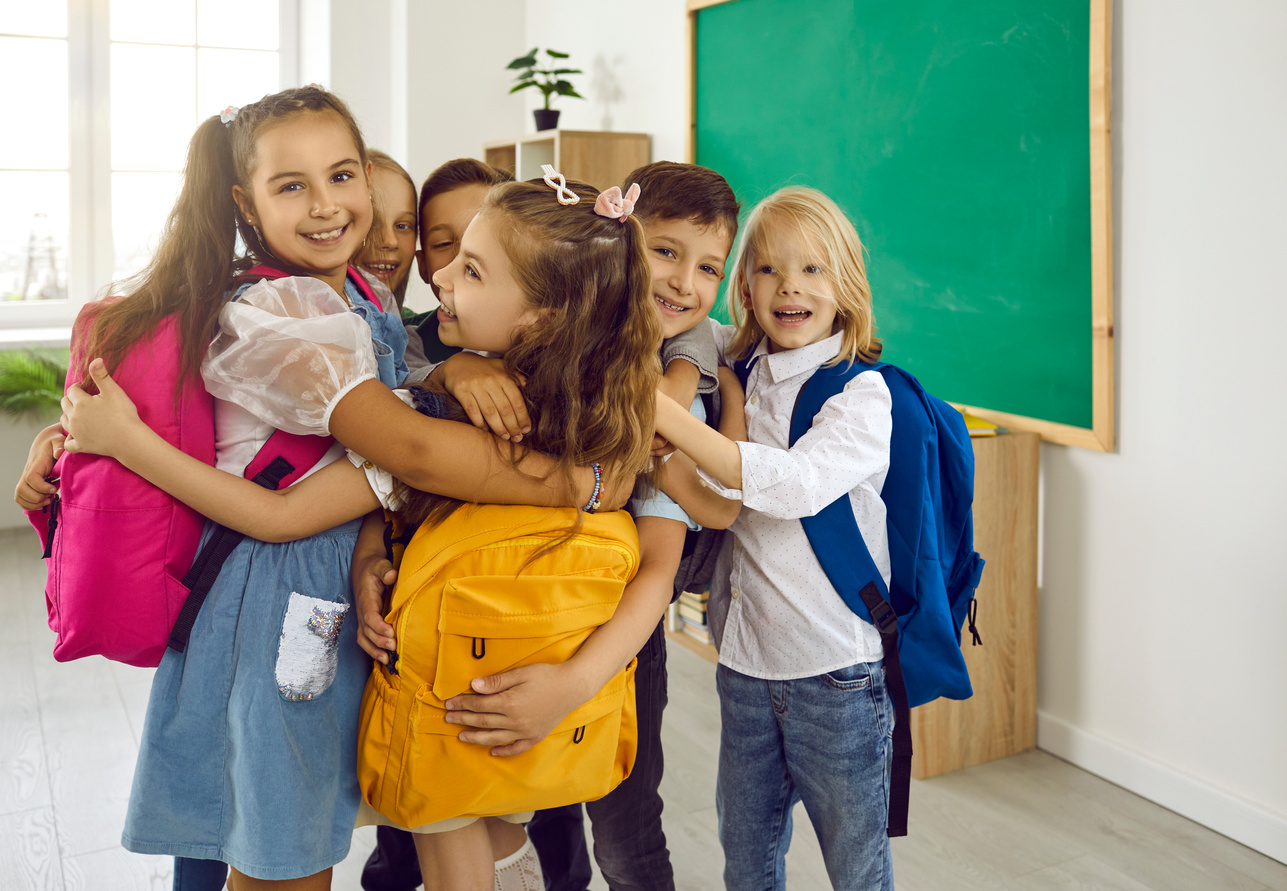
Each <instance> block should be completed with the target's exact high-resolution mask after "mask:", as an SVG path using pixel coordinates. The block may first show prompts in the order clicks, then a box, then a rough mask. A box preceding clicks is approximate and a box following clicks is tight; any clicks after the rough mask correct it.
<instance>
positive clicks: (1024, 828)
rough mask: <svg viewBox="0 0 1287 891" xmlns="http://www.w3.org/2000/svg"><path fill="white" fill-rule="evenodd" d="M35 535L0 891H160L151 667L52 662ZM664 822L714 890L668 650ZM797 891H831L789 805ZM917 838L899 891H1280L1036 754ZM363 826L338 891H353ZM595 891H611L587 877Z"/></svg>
mask: <svg viewBox="0 0 1287 891" xmlns="http://www.w3.org/2000/svg"><path fill="white" fill-rule="evenodd" d="M43 581H44V571H43V566H42V564H41V562H40V560H39V559H38V553H37V552H36V550H35V537H34V535H32V534H30V533H29V532H28V531H26V530H13V531H0V891H27V889H68V891H71V889H94V891H116V889H122V891H126V889H128V891H136V889H138V891H142V889H149V891H164V889H168V888H169V887H170V861H169V859H168V858H164V857H143V856H139V855H136V854H130V853H128V852H126V851H124V850H123V849H122V848H121V847H120V845H119V839H120V829H121V823H122V819H123V815H124V812H125V803H126V799H127V797H128V795H129V788H130V776H131V772H132V770H133V763H134V756H135V753H136V751H137V747H138V735H139V730H140V726H141V722H142V719H143V712H144V706H145V704H146V701H147V691H148V684H149V681H150V677H151V672H150V671H147V670H141V669H134V668H129V667H127V666H122V665H118V664H115V663H109V662H106V661H104V660H100V659H92V660H81V661H79V662H74V663H67V664H61V665H60V664H58V663H56V662H54V661H53V659H52V657H51V656H50V655H49V652H50V648H51V645H52V635H51V633H50V632H49V630H48V628H47V627H46V626H45V623H44V601H43V596H42V594H41V591H42V589H43ZM669 674H670V706H669V708H668V709H667V710H666V722H665V731H664V733H665V744H666V760H667V769H666V777H665V780H664V781H663V783H662V792H663V794H664V796H665V799H666V812H665V816H664V819H665V826H666V833H667V836H668V838H669V840H670V848H671V853H672V859H673V862H674V864H675V871H676V874H677V885H678V886H679V888H681V889H686V891H707V889H718V888H720V887H722V883H721V880H720V870H721V869H722V857H721V856H720V851H719V844H718V842H717V840H716V835H715V807H714V789H715V774H714V763H715V751H716V745H717V742H718V737H719V718H718V711H717V709H716V702H715V689H714V687H715V685H714V671H713V666H712V665H711V664H710V663H709V662H706V661H704V660H703V659H702V658H701V657H700V656H697V655H695V654H694V653H693V652H691V651H690V650H688V649H686V648H683V647H680V646H677V645H674V644H672V645H671V647H670V664H669ZM795 825H796V833H795V838H794V840H793V843H792V848H791V853H790V855H789V856H788V858H787V879H788V885H789V887H790V888H791V889H794V891H814V889H825V888H827V887H829V885H828V882H827V879H826V873H825V871H824V869H823V867H822V858H821V855H820V853H819V851H818V845H817V841H816V839H815V838H814V837H813V833H812V831H811V830H810V828H809V823H808V820H807V819H806V818H805V817H804V814H803V811H802V810H799V809H797V813H796V824H795ZM910 829H911V834H910V836H909V837H908V838H905V839H897V840H895V841H894V872H895V876H896V879H897V885H898V889H899V891H971V889H979V891H985V889H987V891H991V889H1015V891H1019V889H1023V891H1037V889H1082V888H1093V889H1120V891H1144V889H1155V891H1190V889H1192V891H1214V889H1223V888H1228V889H1243V891H1253V889H1265V888H1272V889H1281V891H1287V866H1284V865H1283V864H1280V863H1277V862H1275V861H1273V860H1271V859H1269V858H1268V857H1264V856H1262V855H1260V854H1257V853H1255V852H1253V851H1251V850H1249V849H1247V848H1245V847H1243V846H1241V845H1239V844H1237V843H1235V842H1232V841H1230V840H1228V839H1226V838H1224V837H1222V836H1219V835H1216V834H1215V833H1213V832H1210V831H1209V830H1206V829H1203V828H1202V827H1200V826H1197V825H1196V824H1194V823H1192V822H1190V821H1188V820H1185V819H1183V818H1181V817H1178V816H1176V815H1175V814H1172V813H1170V812H1169V811H1166V810H1163V809H1162V808H1159V807H1157V806H1155V805H1152V804H1150V803H1148V802H1146V801H1144V800H1142V799H1140V798H1138V797H1136V796H1134V795H1131V794H1130V793H1128V792H1125V791H1123V790H1121V789H1119V788H1118V787H1116V786H1113V785H1112V784H1110V783H1106V782H1104V781H1103V780H1100V779H1098V778H1096V777H1093V776H1091V775H1090V774H1087V773H1085V772H1083V771H1081V770H1078V769H1077V768H1074V767H1072V766H1070V765H1068V764H1065V763H1064V762H1062V761H1059V760H1057V759H1055V758H1053V757H1051V756H1049V755H1046V754H1044V753H1042V752H1035V751H1034V752H1029V753H1027V754H1024V755H1019V756H1016V757H1014V758H1009V759H1006V760H1004V761H999V762H993V763H991V764H985V765H982V766H979V767H973V768H969V769H967V770H962V771H958V772H956V773H952V774H947V775H945V776H941V777H937V778H935V779H932V780H927V781H924V782H913V785H912V803H911V821H910ZM372 838H373V834H372V831H371V830H369V829H365V830H359V831H358V832H357V833H356V834H355V838H354V844H353V851H352V852H351V854H350V856H349V859H348V860H346V861H345V862H344V863H342V864H340V865H339V866H338V867H337V868H336V871H335V881H334V887H335V888H337V889H346V891H357V889H358V887H359V886H358V875H359V873H360V870H361V864H362V861H363V860H365V858H366V855H367V853H368V852H369V851H370V849H371V845H372ZM592 887H593V888H595V889H604V888H606V886H605V885H604V883H603V882H602V880H601V879H599V878H598V877H597V876H596V878H595V883H594V884H593V885H592Z"/></svg>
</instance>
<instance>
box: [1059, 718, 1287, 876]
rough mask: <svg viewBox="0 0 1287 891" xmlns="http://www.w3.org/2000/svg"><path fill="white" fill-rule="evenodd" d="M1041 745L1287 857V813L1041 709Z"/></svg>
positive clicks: (1246, 841) (1112, 780)
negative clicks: (1270, 807) (1076, 725)
mask: <svg viewBox="0 0 1287 891" xmlns="http://www.w3.org/2000/svg"><path fill="white" fill-rule="evenodd" d="M1037 747H1038V748H1039V749H1043V750H1044V751H1047V752H1049V753H1050V754H1052V755H1054V756H1056V757H1058V758H1062V759H1063V760H1065V761H1067V762H1069V763H1070V764H1074V765H1076V766H1077V767H1080V768H1081V769H1082V770H1086V771H1089V772H1090V773H1093V774H1095V775H1096V776H1099V777H1103V778H1104V779H1106V780H1108V781H1109V782H1110V783H1114V784H1116V785H1118V786H1121V787H1122V788H1123V789H1126V790H1127V791H1129V792H1133V793H1135V794H1136V795H1139V796H1140V797H1142V798H1146V799H1148V800H1149V801H1152V802H1154V803H1155V804H1159V805H1161V806H1162V807H1164V808H1166V809H1167V810H1170V811H1174V812H1175V813H1177V814H1179V815H1180V816H1182V817H1187V818H1188V819H1190V820H1192V821H1194V822H1195V823H1199V824H1201V825H1203V826H1205V827H1207V828H1208V829H1210V830H1212V831H1214V832H1218V833H1220V834H1221V835H1224V836H1228V837H1229V838H1231V839H1233V840H1234V841H1236V842H1239V843H1240V844H1244V845H1246V846H1247V847H1249V848H1251V849H1253V850H1255V851H1259V852H1260V853H1262V854H1264V855H1265V856H1267V857H1272V858H1273V859H1275V860H1277V861H1279V862H1280V863H1287V818H1284V817H1283V815H1282V814H1278V813H1275V812H1273V811H1271V810H1268V809H1266V808H1264V807H1263V806H1261V805H1258V804H1256V803H1255V802H1252V801H1247V800H1246V799H1244V798H1239V797H1238V796H1236V795H1231V794H1230V793H1228V792H1225V791H1224V790H1222V789H1218V788H1216V787H1214V786H1212V785H1210V784H1208V783H1205V782H1203V781H1202V780H1200V779H1197V778H1196V777H1193V776H1189V775H1187V774H1184V773H1181V772H1179V771H1177V770H1175V769H1173V768H1170V767H1167V766H1165V765H1163V764H1159V763H1158V762H1156V761H1153V760H1151V759H1149V758H1147V757H1145V756H1143V755H1141V754H1139V753H1138V752H1134V751H1131V750H1130V749H1127V748H1125V747H1123V746H1120V745H1117V744H1116V743H1112V742H1109V741H1108V740H1105V739H1103V738H1102V737H1098V736H1095V735H1094V734H1091V733H1087V732H1086V731H1084V730H1081V729H1079V728H1077V727H1074V726H1073V725H1071V724H1069V723H1067V722H1066V721H1061V720H1060V719H1058V718H1055V717H1052V716H1050V715H1048V714H1044V713H1042V712H1040V711H1038V712H1037Z"/></svg>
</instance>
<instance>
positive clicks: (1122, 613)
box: [527, 0, 1287, 860]
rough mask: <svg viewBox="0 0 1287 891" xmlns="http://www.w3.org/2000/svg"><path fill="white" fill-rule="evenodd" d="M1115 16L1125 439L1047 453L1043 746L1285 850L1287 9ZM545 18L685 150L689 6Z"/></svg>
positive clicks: (616, 122)
mask: <svg viewBox="0 0 1287 891" xmlns="http://www.w3.org/2000/svg"><path fill="white" fill-rule="evenodd" d="M1114 5H1115V7H1116V13H1115V16H1116V19H1115V22H1114V75H1113V76H1114V101H1113V120H1112V126H1113V139H1114V157H1115V166H1116V170H1115V187H1116V195H1115V200H1116V206H1115V213H1116V219H1115V224H1114V225H1115V235H1116V242H1117V244H1116V254H1117V270H1116V271H1117V292H1118V312H1117V343H1118V345H1119V355H1118V365H1117V368H1118V382H1119V383H1118V411H1119V418H1118V430H1119V448H1118V451H1117V452H1116V453H1115V454H1109V455H1105V454H1099V453H1092V452H1087V451H1082V450H1078V449H1069V448H1064V447H1059V446H1050V445H1046V446H1043V448H1042V462H1043V470H1042V473H1043V489H1044V501H1043V505H1044V508H1043V511H1044V514H1043V518H1042V520H1043V530H1042V531H1043V537H1042V555H1041V556H1042V567H1043V568H1042V583H1041V644H1040V659H1039V665H1040V668H1039V673H1040V677H1039V695H1038V708H1039V715H1040V722H1039V733H1038V739H1039V745H1040V746H1041V747H1042V748H1045V749H1047V750H1049V751H1052V752H1054V753H1055V754H1058V755H1061V756H1062V757H1065V758H1067V759H1068V760H1070V761H1073V762H1074V763H1076V764H1079V765H1081V766H1083V767H1086V768H1087V769H1089V770H1092V771H1094V772H1097V773H1100V774H1101V775H1103V776H1106V777H1107V778H1108V779H1111V780H1113V781H1114V782H1117V783H1119V784H1120V785H1122V786H1125V787H1126V788H1128V789H1131V790H1133V791H1136V792H1138V793H1140V794H1142V795H1144V796H1145V797H1148V798H1151V799H1153V800H1155V801H1158V802H1160V803H1161V804H1163V805H1166V806H1167V807H1170V808H1171V809H1173V810H1176V811H1178V812H1180V813H1182V814H1184V815H1186V816H1188V817H1190V818H1192V819H1194V820H1196V821H1198V822H1200V823H1203V824H1205V825H1208V826H1211V827H1212V828H1214V829H1216V830H1218V831H1220V832H1223V833H1225V834H1227V835H1230V836H1232V837H1234V838H1236V839H1238V840H1240V841H1242V842H1244V843H1245V844H1248V845H1250V846H1252V847H1255V848H1257V849H1259V850H1261V851H1264V852H1266V853H1268V854H1270V855H1272V856H1274V857H1276V858H1277V859H1279V860H1287V769H1285V768H1284V760H1283V755H1282V752H1283V746H1284V743H1283V740H1284V739H1287V707H1284V702H1285V701H1287V697H1285V696H1284V694H1283V693H1282V689H1281V688H1282V682H1283V679H1284V678H1287V644H1285V643H1284V639H1283V636H1284V630H1285V629H1287V579H1285V574H1284V571H1283V569H1282V568H1281V567H1280V566H1279V565H1278V563H1277V562H1276V561H1271V559H1270V555H1275V554H1277V553H1279V549H1280V548H1281V547H1282V546H1283V545H1282V540H1283V538H1284V537H1285V536H1287V521H1285V520H1284V518H1283V512H1284V509H1283V507H1282V506H1283V505H1284V504H1287V462H1284V460H1283V459H1282V457H1281V455H1280V452H1281V450H1282V445H1281V444H1282V443H1283V442H1284V441H1285V440H1287V414H1284V412H1283V411H1282V410H1281V409H1280V407H1279V405H1278V404H1276V403H1275V402H1274V401H1273V400H1272V399H1270V398H1266V397H1270V396H1271V395H1278V396H1280V397H1281V396H1283V395H1287V394H1285V393H1284V389H1285V388H1284V387H1283V386H1282V385H1281V384H1278V383H1277V382H1278V381H1280V380H1281V379H1282V372H1281V370H1280V362H1279V356H1280V354H1281V353H1282V347H1281V346H1280V341H1281V337H1282V333H1283V332H1284V331H1287V286H1285V285H1284V284H1283V282H1284V280H1285V278H1284V276H1283V275H1282V273H1281V272H1280V268H1279V267H1280V265H1281V264H1280V263H1279V261H1278V260H1277V257H1278V256H1280V255H1281V254H1282V253H1283V247H1282V245H1283V244H1285V243H1287V212H1284V210H1283V209H1284V208H1287V175H1284V169H1285V163H1284V159H1287V115H1284V114H1283V109H1284V107H1285V105H1284V102H1285V100H1287V95H1285V93H1287V53H1284V52H1283V50H1282V48H1283V47H1284V46H1287V5H1284V4H1282V3H1281V2H1279V0H1233V2H1217V0H1132V2H1130V3H1124V2H1118V3H1116V4H1114ZM527 8H528V24H527V34H528V40H527V43H528V44H529V45H540V46H542V47H544V46H553V47H554V48H555V49H561V50H565V51H568V52H571V53H572V54H573V60H574V61H576V62H578V63H579V64H580V63H585V62H587V61H589V63H590V64H589V66H588V68H587V73H590V72H591V70H592V69H594V68H595V63H596V62H597V60H598V59H600V58H603V59H606V60H607V61H608V62H609V64H610V66H611V70H612V72H613V74H614V75H615V78H616V81H617V85H618V86H619V88H620V92H621V101H620V103H619V104H618V105H616V106H614V107H613V108H612V109H611V112H612V113H611V124H612V126H613V128H615V129H620V130H643V131H647V132H650V133H652V134H653V157H654V158H682V153H683V151H684V136H685V133H684V129H685V126H686V121H685V120H684V113H685V97H686V95H687V92H686V91H687V81H686V65H687V59H688V49H687V45H686V43H685V20H684V3H683V2H682V0H663V2H644V0H601V2H588V0H529V2H528V4H527ZM594 80H595V78H594V77H592V78H591V83H590V84H588V85H587V86H588V87H589V89H590V90H594V89H595V83H594ZM587 95H591V94H590V93H587ZM534 98H535V97H534ZM532 104H535V103H534V102H533V103H532ZM557 104H558V106H559V107H561V108H563V109H564V118H563V120H561V121H560V125H562V126H567V127H578V128H580V127H585V128H596V127H599V126H600V124H601V123H602V121H601V116H602V111H601V109H600V108H599V107H598V106H596V105H595V104H594V103H593V102H585V103H583V102H578V101H576V100H560V101H559V102H558V103H557ZM876 300H877V306H878V307H879V300H880V295H876Z"/></svg>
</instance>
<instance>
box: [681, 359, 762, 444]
mask: <svg viewBox="0 0 1287 891" xmlns="http://www.w3.org/2000/svg"><path fill="white" fill-rule="evenodd" d="M718 375H719V405H720V408H719V432H720V435H721V436H723V437H724V438H725V439H731V440H734V441H741V442H745V441H746V440H747V438H748V437H747V435H746V392H745V391H744V390H743V389H742V382H741V381H739V380H738V379H737V373H736V372H734V371H733V369H731V368H725V367H724V366H723V365H721V366H720V368H719V372H718ZM680 405H683V403H682V402H681V403H680Z"/></svg>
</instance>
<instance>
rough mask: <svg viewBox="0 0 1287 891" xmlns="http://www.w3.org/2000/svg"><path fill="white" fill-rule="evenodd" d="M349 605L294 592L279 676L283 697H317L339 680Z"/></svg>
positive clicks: (286, 620) (280, 648)
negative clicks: (337, 675) (338, 674)
mask: <svg viewBox="0 0 1287 891" xmlns="http://www.w3.org/2000/svg"><path fill="white" fill-rule="evenodd" d="M348 611H349V605H348V604H347V603H337V602H335V601H333V600H322V599H321V598H318V597H309V596H308V595H306V594H300V593H299V592H296V591H293V592H291V595H290V600H289V602H288V603H287V604H286V614H285V615H284V616H283V617H282V631H281V638H280V640H279V642H278V645H277V664H276V668H275V675H276V679H277V689H278V690H279V691H280V692H281V696H282V699H285V700H286V701H288V702H300V701H307V700H310V699H316V698H317V697H318V696H321V695H322V694H323V693H325V692H326V690H327V688H329V687H330V686H331V682H332V681H334V680H335V672H336V669H337V668H338V667H339V645H340V628H342V627H343V625H344V617H345V616H346V615H348Z"/></svg>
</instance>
